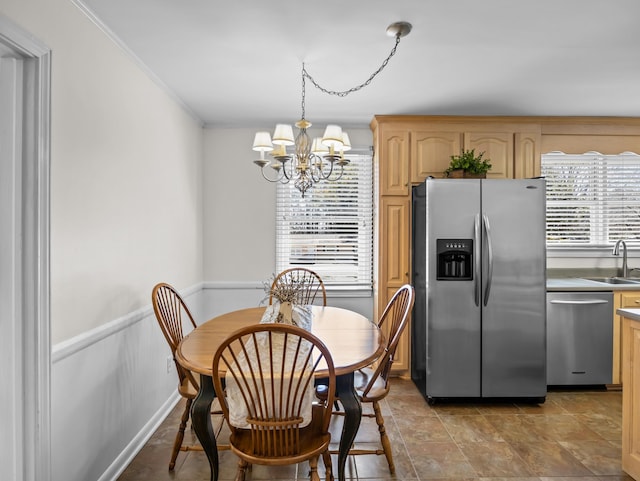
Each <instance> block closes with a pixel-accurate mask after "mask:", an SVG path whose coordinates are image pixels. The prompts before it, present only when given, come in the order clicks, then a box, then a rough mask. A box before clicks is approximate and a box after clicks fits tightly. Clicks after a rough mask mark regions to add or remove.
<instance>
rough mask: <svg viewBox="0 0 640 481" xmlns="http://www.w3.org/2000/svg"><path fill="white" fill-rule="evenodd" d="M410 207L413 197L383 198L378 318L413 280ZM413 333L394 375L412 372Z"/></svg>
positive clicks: (403, 347)
mask: <svg viewBox="0 0 640 481" xmlns="http://www.w3.org/2000/svg"><path fill="white" fill-rule="evenodd" d="M410 204H411V198H410V197H409V196H403V197H396V196H386V197H385V196H383V197H382V198H381V203H380V209H381V216H380V233H379V237H380V251H379V259H378V265H379V270H380V271H379V277H378V287H379V288H378V297H377V299H376V315H377V316H380V314H382V312H383V311H384V308H385V306H386V305H387V302H389V299H391V297H392V296H393V293H394V292H396V290H397V289H398V288H399V287H400V286H402V285H403V284H406V283H408V282H409V280H410V279H409V278H410V276H409V263H410V257H409V250H410V243H411V240H410V239H411V232H410V225H411V224H410V217H409V215H410ZM410 332H411V329H410V328H407V329H406V330H405V331H404V333H403V334H402V337H401V339H400V342H399V346H398V352H397V353H396V359H395V361H394V363H393V368H392V371H393V372H394V373H399V374H401V375H402V374H406V373H407V372H408V371H409V335H410Z"/></svg>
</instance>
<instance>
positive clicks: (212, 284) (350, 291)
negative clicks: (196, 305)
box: [202, 281, 373, 297]
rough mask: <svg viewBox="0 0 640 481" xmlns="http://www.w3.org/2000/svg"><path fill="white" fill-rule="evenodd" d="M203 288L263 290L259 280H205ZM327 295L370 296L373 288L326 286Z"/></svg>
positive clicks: (262, 284)
mask: <svg viewBox="0 0 640 481" xmlns="http://www.w3.org/2000/svg"><path fill="white" fill-rule="evenodd" d="M202 288H203V289H211V290H238V289H241V290H251V289H254V290H264V283H263V282H259V281H253V282H249V281H245V282H241V281H231V282H222V281H207V282H204V283H203V286H202ZM326 289H327V295H331V297H372V296H373V289H362V288H353V287H342V288H332V287H331V286H327V287H326Z"/></svg>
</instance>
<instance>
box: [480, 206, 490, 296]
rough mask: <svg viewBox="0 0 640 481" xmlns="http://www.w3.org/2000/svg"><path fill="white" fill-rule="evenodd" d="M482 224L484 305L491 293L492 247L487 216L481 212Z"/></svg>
mask: <svg viewBox="0 0 640 481" xmlns="http://www.w3.org/2000/svg"><path fill="white" fill-rule="evenodd" d="M482 224H483V226H484V233H485V239H486V243H485V245H486V246H487V258H488V259H487V260H488V265H487V285H486V287H485V290H484V305H485V306H486V305H487V303H488V302H489V294H490V293H491V283H492V281H493V247H492V245H491V228H490V226H489V218H488V217H487V215H486V214H482Z"/></svg>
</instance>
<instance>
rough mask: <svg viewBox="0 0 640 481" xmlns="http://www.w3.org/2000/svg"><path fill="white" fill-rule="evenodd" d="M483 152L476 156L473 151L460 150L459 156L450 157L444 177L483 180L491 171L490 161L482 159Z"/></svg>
mask: <svg viewBox="0 0 640 481" xmlns="http://www.w3.org/2000/svg"><path fill="white" fill-rule="evenodd" d="M483 156H484V152H480V153H479V154H478V155H476V152H475V149H471V150H464V149H463V150H462V153H461V154H460V155H452V156H451V162H450V163H449V167H448V168H447V170H445V171H444V175H445V177H452V178H465V177H466V178H485V177H486V176H487V172H488V171H489V170H490V169H491V162H490V159H483V158H482V157H483Z"/></svg>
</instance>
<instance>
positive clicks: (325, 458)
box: [322, 450, 333, 481]
mask: <svg viewBox="0 0 640 481" xmlns="http://www.w3.org/2000/svg"><path fill="white" fill-rule="evenodd" d="M322 462H323V463H324V468H325V471H326V477H325V479H326V481H333V467H332V466H331V453H329V450H326V451H325V452H324V453H322Z"/></svg>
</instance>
